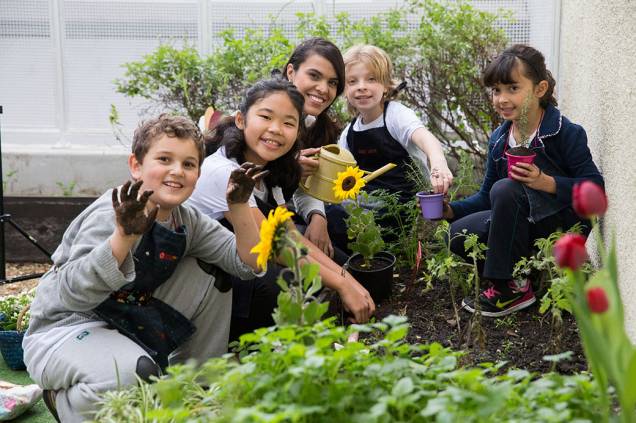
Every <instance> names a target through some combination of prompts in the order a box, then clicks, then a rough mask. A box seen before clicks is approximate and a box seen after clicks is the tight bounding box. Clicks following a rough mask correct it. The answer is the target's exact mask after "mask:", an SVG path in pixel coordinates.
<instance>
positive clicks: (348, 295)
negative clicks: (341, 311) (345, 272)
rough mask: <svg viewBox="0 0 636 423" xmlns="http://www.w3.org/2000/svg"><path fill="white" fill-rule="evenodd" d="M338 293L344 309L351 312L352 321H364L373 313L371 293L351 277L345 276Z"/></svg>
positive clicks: (373, 306)
mask: <svg viewBox="0 0 636 423" xmlns="http://www.w3.org/2000/svg"><path fill="white" fill-rule="evenodd" d="M338 294H339V295H340V299H341V300H342V304H343V305H344V308H345V310H347V311H349V312H350V313H351V314H353V323H366V322H368V321H369V319H370V318H371V316H373V313H375V303H374V302H373V299H372V298H371V294H369V291H367V290H366V289H364V287H363V286H362V285H360V283H359V282H358V281H356V280H355V279H353V277H349V278H346V280H345V282H344V284H343V285H342V287H341V288H340V290H339V292H338Z"/></svg>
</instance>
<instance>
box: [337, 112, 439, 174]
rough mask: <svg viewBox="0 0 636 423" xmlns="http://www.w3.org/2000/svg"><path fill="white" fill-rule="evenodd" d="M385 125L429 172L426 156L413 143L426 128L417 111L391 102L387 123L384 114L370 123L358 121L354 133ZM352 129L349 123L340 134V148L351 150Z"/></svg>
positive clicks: (410, 154)
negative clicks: (417, 131)
mask: <svg viewBox="0 0 636 423" xmlns="http://www.w3.org/2000/svg"><path fill="white" fill-rule="evenodd" d="M385 125H386V128H387V130H388V131H389V134H391V136H392V137H393V138H394V139H395V140H396V141H397V142H399V143H400V144H401V145H402V146H403V147H404V148H405V149H406V151H407V152H408V153H409V156H411V158H413V159H414V160H417V161H418V162H419V164H420V165H421V166H422V167H423V168H424V169H427V170H428V164H427V163H428V160H427V158H426V154H424V152H423V151H422V150H420V148H419V147H418V146H417V145H415V143H413V142H411V136H412V135H413V132H415V131H416V130H417V129H419V128H425V125H424V124H423V123H422V121H421V120H420V118H418V117H417V115H416V114H415V111H413V110H412V109H409V108H408V107H406V106H405V105H403V104H402V103H398V102H397V101H390V102H389V104H388V105H387V110H386V123H385V121H384V113H383V114H381V115H380V116H379V117H378V118H377V119H375V120H373V121H371V122H369V123H362V119H356V121H355V124H354V125H353V131H355V132H361V131H366V130H369V129H374V128H381V127H383V126H385ZM350 127H351V123H349V124H348V125H347V126H346V127H345V129H344V130H343V131H342V133H341V134H340V139H339V140H338V146H339V147H340V148H345V149H347V150H348V149H349V147H348V145H347V133H348V132H349V128H350Z"/></svg>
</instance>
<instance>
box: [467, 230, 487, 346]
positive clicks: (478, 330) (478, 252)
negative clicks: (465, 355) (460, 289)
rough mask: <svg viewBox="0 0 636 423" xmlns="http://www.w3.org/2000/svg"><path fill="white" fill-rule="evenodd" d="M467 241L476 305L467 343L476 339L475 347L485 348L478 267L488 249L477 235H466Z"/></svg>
mask: <svg viewBox="0 0 636 423" xmlns="http://www.w3.org/2000/svg"><path fill="white" fill-rule="evenodd" d="M465 236H466V239H465V240H464V249H465V250H466V253H467V255H468V257H469V258H470V259H471V261H472V263H471V264H472V274H473V276H472V278H471V279H472V282H473V288H474V295H475V296H474V304H475V312H474V313H473V315H472V316H471V319H470V324H469V329H468V331H467V343H471V341H472V340H473V339H474V340H475V342H472V343H473V344H475V345H478V346H479V347H480V348H482V349H483V348H485V345H486V332H485V331H484V328H483V326H482V325H481V307H480V303H479V294H480V290H481V287H480V284H479V270H478V267H477V263H478V262H479V261H482V260H484V258H485V256H484V252H485V251H486V250H487V249H488V247H487V246H486V245H485V244H483V243H482V242H479V237H478V236H477V234H468V235H465Z"/></svg>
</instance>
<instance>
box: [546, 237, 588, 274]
mask: <svg viewBox="0 0 636 423" xmlns="http://www.w3.org/2000/svg"><path fill="white" fill-rule="evenodd" d="M552 253H553V254H554V258H555V259H556V263H557V265H558V266H559V267H569V268H570V269H572V270H576V269H578V268H579V267H581V265H582V264H583V263H585V262H586V261H587V259H588V258H589V257H588V255H587V250H586V249H585V237H584V236H582V235H579V234H565V235H563V236H562V237H561V238H559V240H558V241H557V242H555V243H554V250H553V252H552Z"/></svg>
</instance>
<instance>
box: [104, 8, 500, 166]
mask: <svg viewBox="0 0 636 423" xmlns="http://www.w3.org/2000/svg"><path fill="white" fill-rule="evenodd" d="M297 17H298V22H297V25H296V31H295V32H296V37H295V38H294V39H291V38H289V37H287V36H286V35H285V34H284V32H283V30H282V28H280V27H279V26H277V25H276V22H274V23H273V24H272V26H271V27H270V29H269V30H268V31H267V32H263V31H260V30H255V29H250V30H247V31H246V33H245V34H244V35H243V36H242V37H237V36H236V35H235V34H234V33H233V32H232V31H231V30H227V31H224V32H222V33H221V37H222V43H221V45H219V46H218V47H217V48H216V49H215V50H214V51H213V52H212V54H211V55H209V56H205V57H204V56H201V55H200V54H199V52H198V51H197V50H196V49H195V48H194V47H192V46H187V47H185V48H183V49H176V48H174V47H172V46H168V45H163V46H161V47H159V48H158V49H157V50H156V51H154V52H153V53H151V54H149V55H147V56H145V57H144V58H143V59H142V60H140V61H135V62H131V63H127V64H125V65H124V67H125V73H124V76H123V77H122V78H119V79H117V80H116V81H115V86H116V89H117V91H118V92H120V93H122V94H124V95H126V96H129V97H141V98H143V99H145V100H147V101H148V105H149V107H151V108H152V109H153V110H154V111H156V110H157V109H159V110H161V111H174V112H178V113H184V114H187V115H188V116H190V118H192V119H193V120H195V121H197V120H198V119H199V117H200V116H202V115H203V113H204V111H205V109H206V108H207V107H208V106H213V107H214V108H215V109H220V110H224V111H226V112H231V111H233V110H235V109H236V108H237V106H238V103H239V100H240V98H241V96H242V94H243V92H244V91H245V89H246V88H247V87H249V86H250V85H251V84H252V83H253V82H254V81H256V80H258V79H260V78H263V77H268V76H269V75H270V74H271V71H272V70H273V69H282V67H283V66H284V65H285V63H286V62H287V59H288V58H289V56H290V54H291V52H292V50H293V48H294V46H295V45H296V43H297V42H299V41H301V40H303V39H306V38H308V37H313V36H321V37H325V38H328V39H331V40H332V41H334V42H335V43H336V44H337V45H338V46H339V47H340V48H341V49H342V51H344V50H346V49H347V48H348V47H350V46H352V45H354V44H357V43H368V44H374V45H377V46H379V47H381V48H383V49H384V50H386V51H387V53H388V54H389V56H390V57H391V58H392V60H393V62H394V67H395V78H396V79H397V80H398V81H400V80H405V81H407V87H406V89H405V90H404V92H403V95H402V98H401V101H403V102H404V103H405V104H407V105H408V106H410V107H412V108H414V109H415V110H416V111H417V112H418V113H419V114H420V116H421V117H422V119H423V120H424V121H425V123H426V124H427V125H428V127H429V128H430V130H431V131H432V132H433V133H434V134H435V135H436V136H437V137H438V138H439V139H440V140H441V141H442V143H443V144H445V145H446V146H447V147H448V150H449V154H450V155H451V156H453V157H455V158H456V159H458V158H459V151H460V150H468V151H469V152H471V153H472V155H474V156H477V157H478V158H480V159H481V160H479V162H481V161H483V159H484V158H485V150H486V142H487V140H488V135H489V133H490V132H491V130H492V129H493V128H494V127H495V126H496V125H497V122H498V117H497V115H496V113H495V112H494V110H493V109H492V106H491V104H490V101H489V99H488V94H487V91H486V90H485V88H484V86H483V84H482V82H481V79H480V73H481V70H482V68H483V67H484V65H485V64H486V63H487V61H488V60H489V58H490V57H491V56H492V55H493V54H495V53H496V52H498V51H500V50H501V49H502V48H503V47H504V46H505V44H506V43H507V39H506V36H505V34H504V32H503V30H502V29H501V28H499V27H498V22H499V21H500V20H501V19H509V15H508V14H505V13H503V12H502V13H499V14H497V15H495V14H491V13H487V12H482V11H479V10H477V9H476V8H474V7H473V6H471V4H470V2H468V1H466V0H459V1H448V0H410V1H408V2H407V3H406V4H405V5H404V6H403V7H400V8H396V9H392V10H387V11H386V12H384V13H381V14H379V15H377V16H374V17H372V18H369V19H357V20H354V19H352V18H351V17H350V16H349V15H347V14H346V13H341V14H337V15H336V16H335V18H334V19H333V20H331V21H328V20H327V19H326V18H325V17H324V16H317V15H315V14H311V13H307V14H303V13H299V14H297ZM114 113H115V115H116V110H115V111H114ZM332 113H333V116H334V119H336V120H337V121H339V122H340V123H341V124H342V123H344V122H346V121H348V120H349V118H350V117H349V116H348V115H347V113H346V107H345V104H344V101H343V99H342V98H341V99H339V100H338V101H337V102H336V104H335V105H334V106H333V107H332Z"/></svg>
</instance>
